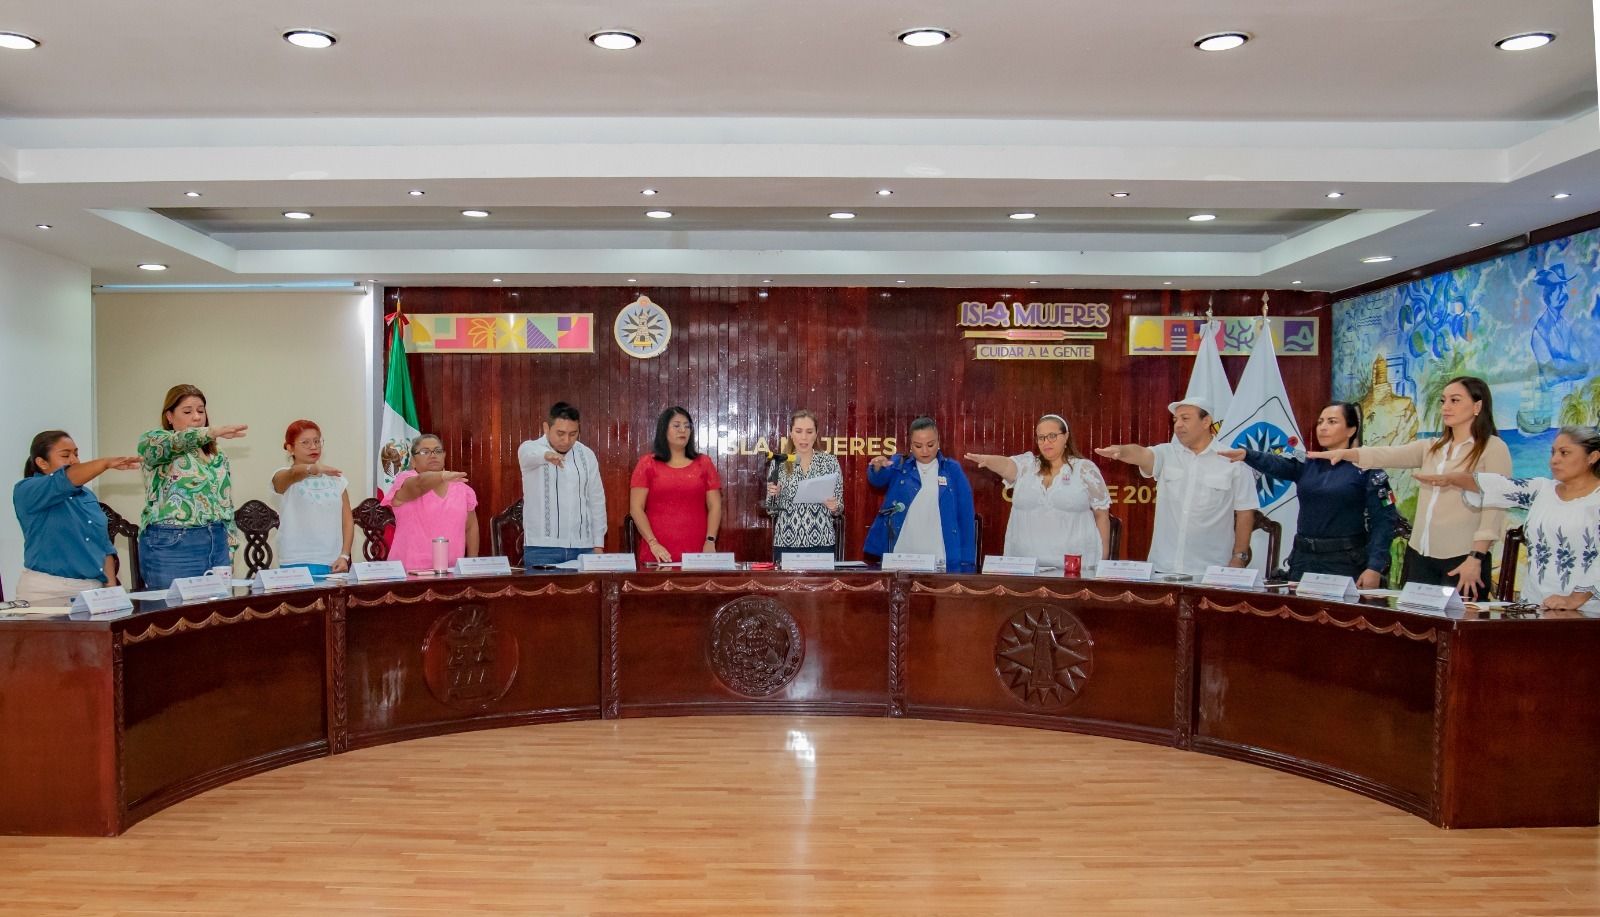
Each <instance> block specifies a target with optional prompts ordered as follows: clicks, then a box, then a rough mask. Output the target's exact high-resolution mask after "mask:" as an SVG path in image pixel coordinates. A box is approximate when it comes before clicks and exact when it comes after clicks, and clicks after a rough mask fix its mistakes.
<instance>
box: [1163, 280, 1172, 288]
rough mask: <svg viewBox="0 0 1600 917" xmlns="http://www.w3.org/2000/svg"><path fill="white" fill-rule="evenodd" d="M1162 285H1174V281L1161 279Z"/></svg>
mask: <svg viewBox="0 0 1600 917" xmlns="http://www.w3.org/2000/svg"><path fill="white" fill-rule="evenodd" d="M1161 285H1162V286H1164V287H1170V286H1172V281H1170V280H1163V281H1161Z"/></svg>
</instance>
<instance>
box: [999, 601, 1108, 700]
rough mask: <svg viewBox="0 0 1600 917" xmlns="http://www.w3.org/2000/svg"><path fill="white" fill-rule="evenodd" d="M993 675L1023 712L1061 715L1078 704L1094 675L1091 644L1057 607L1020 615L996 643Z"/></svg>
mask: <svg viewBox="0 0 1600 917" xmlns="http://www.w3.org/2000/svg"><path fill="white" fill-rule="evenodd" d="M994 672H995V674H996V675H998V676H999V677H1000V682H1001V683H1002V684H1004V685H1005V687H1006V690H1007V691H1010V692H1011V695H1012V696H1013V697H1015V698H1016V699H1017V700H1018V701H1019V702H1021V704H1022V706H1024V707H1027V708H1028V709H1030V710H1059V709H1061V708H1062V707H1066V706H1068V705H1070V704H1071V703H1072V702H1073V701H1075V700H1077V699H1078V695H1079V694H1080V693H1081V692H1082V691H1083V688H1084V685H1085V684H1087V683H1088V681H1089V676H1090V675H1091V674H1093V672H1094V640H1093V639H1092V638H1091V637H1090V636H1089V629H1088V628H1087V627H1084V626H1083V621H1081V620H1080V619H1079V618H1078V616H1077V615H1075V614H1073V613H1072V612H1071V611H1068V610H1067V609H1066V608H1064V607H1062V606H1060V605H1029V606H1028V607H1026V608H1021V609H1018V610H1017V611H1016V612H1015V613H1014V614H1012V615H1011V617H1010V618H1007V619H1006V621H1005V623H1004V624H1001V625H1000V631H999V633H997V634H995V638H994Z"/></svg>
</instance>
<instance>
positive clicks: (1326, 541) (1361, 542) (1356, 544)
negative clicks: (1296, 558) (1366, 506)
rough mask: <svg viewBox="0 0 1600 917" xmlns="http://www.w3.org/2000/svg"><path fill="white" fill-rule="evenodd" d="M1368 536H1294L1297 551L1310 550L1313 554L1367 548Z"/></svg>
mask: <svg viewBox="0 0 1600 917" xmlns="http://www.w3.org/2000/svg"><path fill="white" fill-rule="evenodd" d="M1366 547H1367V536H1365V535H1346V536H1344V537H1342V538H1307V537H1306V536H1304V535H1296V536H1294V549H1295V550H1296V551H1309V552H1311V553H1312V554H1324V553H1327V552H1329V551H1349V550H1352V549H1354V548H1361V549H1363V550H1364V549H1365V548H1366Z"/></svg>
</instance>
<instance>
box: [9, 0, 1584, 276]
mask: <svg viewBox="0 0 1600 917" xmlns="http://www.w3.org/2000/svg"><path fill="white" fill-rule="evenodd" d="M1597 5H1600V0H1517V2H1504V0H1337V2H1328V3H1320V4H1316V3H1307V2H1294V3H1285V2H1283V0H1206V2H1195V0H1133V2H1123V3H1120V4H1108V3H1104V2H1089V0H988V2H985V3H983V4H976V3H972V2H970V0H969V2H957V0H922V2H917V3H889V2H862V0H853V2H847V0H812V2H809V3H805V4H777V3H762V4H753V3H749V2H741V0H615V2H608V3H605V4H596V3H593V2H588V0H570V2H545V0H471V2H466V0H463V2H456V3H450V4H442V3H437V2H428V3H424V2H420V0H344V2H341V3H338V4H328V3H325V2H308V0H275V2H274V3H270V4H233V3H216V2H215V0H165V2H162V3H159V4H133V3H128V2H126V0H74V2H70V3H63V2H60V0H53V2H41V0H14V2H9V3H5V4H3V5H0V31H16V32H25V33H27V34H30V35H33V36H34V37H37V38H39V39H41V40H42V41H43V45H42V46H41V47H40V48H38V49H36V50H33V51H27V52H16V51H0V236H4V237H6V238H10V239H12V240H14V241H19V242H22V243H24V244H27V245H31V246H33V247H36V248H39V249H43V250H45V251H49V252H52V253H54V254H58V255H61V256H62V257H66V258H69V259H72V260H75V261H79V262H82V263H85V264H88V265H90V266H91V268H92V269H93V276H94V279H95V281H96V282H97V283H108V284H117V283H141V282H150V281H152V280H155V279H157V278H156V277H155V276H153V275H151V274H148V273H146V272H142V271H139V270H137V269H136V268H135V265H136V264H137V263H139V262H143V261H156V262H161V263H165V264H168V265H170V266H171V269H170V270H168V271H166V272H165V273H163V274H161V275H159V280H160V281H161V282H163V283H206V284H218V283H257V282H263V283H280V282H291V281H305V280H366V279H375V280H379V281H382V282H385V283H389V284H420V283H448V284H485V283H489V282H491V278H492V277H501V278H502V281H503V282H505V283H519V284H530V285H547V284H614V283H618V282H621V281H625V279H626V278H628V277H634V278H638V280H639V282H640V283H649V284H704V283H752V282H758V281H760V280H768V279H770V280H772V281H773V282H775V283H793V284H827V285H835V284H845V285H876V284H882V283H893V282H895V281H896V280H906V281H908V282H909V283H912V284H929V285H941V286H969V285H970V286H993V285H1015V284H1021V283H1026V282H1027V281H1030V280H1039V281H1040V282H1041V283H1044V284H1047V285H1049V286H1058V287H1092V286H1114V287H1147V286H1158V285H1161V284H1162V282H1163V281H1173V282H1174V284H1175V285H1178V286H1184V287H1194V288H1217V287H1273V288H1278V287H1283V288H1287V287H1289V286H1290V285H1291V281H1293V280H1301V281H1303V284H1302V285H1301V286H1300V288H1301V289H1341V288H1345V287H1349V286H1353V285H1356V284H1359V283H1363V282H1366V281H1369V280H1372V279H1375V278H1377V277H1381V276H1384V275H1386V274H1389V273H1394V272H1396V271H1400V270H1404V269H1406V268H1409V267H1413V266H1416V265H1420V264H1425V263H1428V262H1430V261H1434V260H1437V259H1439V258H1442V257H1446V256H1449V255H1452V254H1455V253H1458V252H1461V251H1466V250H1470V249H1475V248H1478V247H1481V246H1483V245H1487V244H1489V243H1492V242H1495V241H1498V240H1501V239H1505V238H1509V237H1511V236H1515V235H1518V234H1520V233H1522V232H1525V231H1528V230H1530V229H1536V228H1539V227H1542V226H1546V225H1550V224H1553V223H1557V222H1561V221H1563V220H1566V219H1570V218H1573V217H1576V216H1580V215H1583V214H1587V213H1592V212H1595V211H1597V210H1600V116H1597V115H1596V113H1595V105H1596V67H1595V59H1596V42H1595V37H1594V27H1593V23H1594V18H1595V8H1596V6H1597ZM923 25H936V26H942V27H945V28H949V29H952V30H954V31H956V32H957V33H958V38H957V39H956V40H955V41H953V42H951V43H949V44H947V45H945V46H942V47H938V48H931V49H913V48H907V47H903V46H901V45H900V44H899V43H897V42H896V41H895V40H894V36H895V34H896V33H897V32H899V31H901V30H903V29H905V28H909V27H912V26H923ZM291 27H314V28H320V29H325V30H328V31H332V32H334V33H336V34H337V35H338V36H339V38H340V42H339V44H338V45H337V46H336V47H334V48H332V49H329V50H326V51H309V50H305V49H300V48H296V47H293V46H291V45H289V44H287V43H285V42H284V41H282V40H281V39H280V38H279V37H278V36H279V35H280V33H281V32H283V31H284V30H285V29H287V28H291ZM615 27H624V28H629V29H632V30H635V31H637V32H639V33H640V34H642V35H643V36H644V39H645V41H644V44H643V45H642V46H640V47H639V48H638V49H635V50H633V51H628V52H605V51H601V50H599V49H597V48H595V47H593V46H592V45H590V44H589V43H588V42H587V41H586V40H585V36H586V35H587V34H588V33H590V32H592V31H595V30H598V29H603V28H615ZM1220 30H1243V31H1248V32H1250V33H1253V34H1254V35H1255V39H1254V40H1253V41H1252V42H1250V43H1249V44H1248V45H1246V46H1245V47H1244V48H1242V49H1239V50H1237V51H1232V52H1226V53H1216V54H1207V53H1203V52H1199V51H1196V50H1194V49H1193V48H1192V47H1191V44H1192V42H1193V41H1194V40H1195V39H1196V38H1198V37H1200V36H1201V35H1204V34H1207V33H1209V32H1214V31H1220ZM1530 30H1547V31H1553V32H1555V33H1557V35H1558V38H1557V40H1556V41H1555V42H1553V43H1552V44H1551V45H1549V46H1548V47H1546V48H1543V49H1540V50H1537V51H1531V52H1522V53H1515V54H1512V53H1506V52H1501V51H1498V50H1496V49H1495V48H1494V47H1493V42H1494V41H1495V40H1496V39H1498V38H1502V37H1505V36H1506V35H1510V34H1513V33H1517V32H1523V31H1530ZM646 187H650V188H656V189H659V191H660V192H661V193H659V194H657V195H655V196H653V197H644V196H642V195H640V194H639V191H640V189H642V188H646ZM880 188H891V189H893V190H894V191H895V194H894V195H892V196H889V197H881V196H879V195H877V194H875V193H874V192H875V191H877V190H878V189H880ZM411 189H423V190H426V191H427V195H426V196H425V197H421V198H414V197H410V196H408V195H406V193H405V192H406V191H408V190H411ZM1335 189H1336V190H1340V191H1343V192H1345V197H1343V198H1341V199H1339V200H1337V201H1334V200H1328V199H1327V198H1326V197H1325V194H1326V192H1327V191H1329V190H1335ZM185 190H199V191H201V192H202V194H203V197H201V198H198V199H191V198H185V197H184V196H183V194H182V192H183V191H185ZM1117 190H1126V191H1129V192H1131V195H1130V196H1129V197H1127V198H1124V199H1120V200H1119V199H1113V198H1111V197H1110V196H1109V194H1110V192H1111V191H1117ZM1556 192H1568V193H1571V194H1572V197H1571V198H1569V199H1566V200H1562V201H1555V200H1552V198H1551V195H1552V194H1554V193H1556ZM469 207H473V208H483V209H487V210H490V211H492V212H493V215H492V216H491V217H490V218H488V219H484V220H474V219H470V218H466V217H462V216H460V213H459V211H460V210H461V209H463V208H469ZM653 208H660V209H666V210H671V211H672V212H673V213H674V214H675V216H674V217H673V218H672V219H671V220H665V221H659V220H650V219H647V218H645V217H644V216H643V212H644V211H645V210H647V209H653ZM289 209H296V210H307V211H310V212H313V213H315V214H316V217H315V218H314V219H312V220H310V221H301V222H293V221H289V220H285V219H283V218H282V217H281V216H280V214H281V212H282V211H284V210H289ZM834 210H850V211H853V212H855V213H857V214H858V217H857V219H856V220H854V221H849V222H844V221H835V220H830V219H828V217H827V214H828V213H829V212H830V211H834ZM1018 210H1028V211H1033V212H1037V213H1038V214H1039V217H1038V218H1037V219H1035V220H1032V221H1028V222H1026V223H1023V222H1018V221H1012V220H1009V219H1007V214H1008V213H1011V212H1014V211H1018ZM1196 212H1209V213H1215V214H1217V215H1218V217H1219V218H1218V219H1217V220H1215V221H1213V222H1210V223H1205V224H1196V223H1191V222H1189V221H1188V220H1187V219H1186V217H1187V216H1188V215H1189V214H1191V213H1196ZM1472 221H1483V222H1484V223H1486V225H1485V226H1483V227H1481V228H1477V229H1471V228H1468V227H1467V225H1466V224H1467V223H1469V222H1472ZM37 223H47V224H49V225H51V227H52V228H51V229H50V230H47V231H46V230H39V229H35V228H34V225H35V224H37ZM1374 254H1386V255H1392V256H1393V257H1394V259H1395V260H1394V261H1393V262H1389V263H1386V264H1382V265H1366V264H1362V263H1361V261H1360V259H1361V258H1362V257H1366V256H1369V255H1374Z"/></svg>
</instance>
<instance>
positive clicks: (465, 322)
mask: <svg viewBox="0 0 1600 917" xmlns="http://www.w3.org/2000/svg"><path fill="white" fill-rule="evenodd" d="M407 317H408V318H410V319H411V323H410V324H409V325H407V326H406V351H407V352H409V353H594V315H593V313H589V312H504V313H500V312H496V313H461V312H449V313H440V314H433V315H415V314H413V315H409V316H407Z"/></svg>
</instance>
